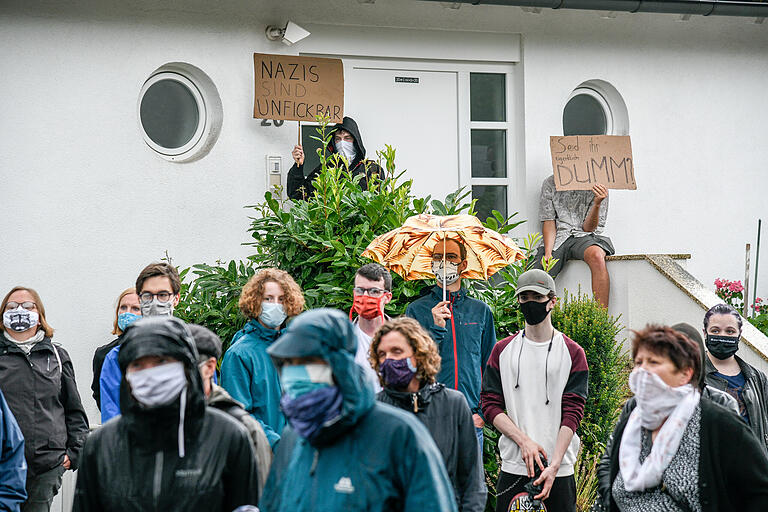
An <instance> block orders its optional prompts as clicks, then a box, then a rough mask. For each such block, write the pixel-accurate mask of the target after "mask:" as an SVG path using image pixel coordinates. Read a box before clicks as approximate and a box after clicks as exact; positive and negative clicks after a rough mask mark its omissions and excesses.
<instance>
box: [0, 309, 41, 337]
mask: <svg viewBox="0 0 768 512" xmlns="http://www.w3.org/2000/svg"><path fill="white" fill-rule="evenodd" d="M38 320H40V316H39V315H38V314H37V312H36V311H27V310H26V309H24V308H23V307H21V306H19V307H17V308H16V309H11V310H9V311H6V312H5V313H3V325H4V326H5V327H6V328H7V329H10V330H12V331H14V332H24V331H27V330H29V329H31V328H33V327H34V326H36V325H37V322H38Z"/></svg>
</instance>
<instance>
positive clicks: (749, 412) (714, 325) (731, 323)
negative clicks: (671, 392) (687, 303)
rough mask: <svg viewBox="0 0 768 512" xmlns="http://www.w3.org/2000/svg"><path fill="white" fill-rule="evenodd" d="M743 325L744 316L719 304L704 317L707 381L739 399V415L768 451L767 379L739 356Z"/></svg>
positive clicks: (708, 383)
mask: <svg viewBox="0 0 768 512" xmlns="http://www.w3.org/2000/svg"><path fill="white" fill-rule="evenodd" d="M741 323H742V320H741V316H740V315H739V314H738V313H737V312H736V310H735V309H733V308H732V307H731V306H729V305H727V304H718V305H716V306H714V307H712V308H711V309H710V310H709V311H707V313H706V314H705V315H704V336H705V339H706V345H707V357H706V359H705V361H704V375H705V380H706V382H707V385H708V386H711V387H713V388H715V389H719V390H721V391H725V392H726V393H728V394H729V395H731V396H732V397H733V398H735V399H736V402H737V404H738V408H739V415H740V416H741V418H742V419H743V420H744V422H746V423H747V424H748V425H749V426H750V427H752V431H753V432H754V433H755V435H756V436H757V438H758V439H759V440H760V442H761V443H762V444H763V446H764V447H765V448H766V450H768V379H766V377H765V374H764V373H763V372H761V371H760V370H758V369H757V368H755V367H754V366H751V365H750V364H749V363H747V362H746V361H744V360H743V359H742V358H740V357H739V356H737V355H736V352H737V351H738V350H739V338H740V337H741Z"/></svg>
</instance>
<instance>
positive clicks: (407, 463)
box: [259, 310, 457, 512]
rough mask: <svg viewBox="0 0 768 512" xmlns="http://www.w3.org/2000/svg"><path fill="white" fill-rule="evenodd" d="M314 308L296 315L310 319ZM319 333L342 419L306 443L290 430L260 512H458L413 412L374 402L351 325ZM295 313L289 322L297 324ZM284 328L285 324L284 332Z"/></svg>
mask: <svg viewBox="0 0 768 512" xmlns="http://www.w3.org/2000/svg"><path fill="white" fill-rule="evenodd" d="M318 311H321V312H326V311H329V310H314V311H310V312H307V313H303V314H302V315H308V314H313V313H316V312H318ZM330 311H334V314H333V316H335V317H336V318H335V319H334V320H335V323H336V324H337V325H338V324H342V323H344V322H346V324H345V325H343V327H342V331H343V332H337V333H336V334H335V335H329V336H321V342H320V343H322V346H323V348H322V351H323V353H322V354H321V355H320V356H321V357H322V358H323V359H325V360H326V361H328V363H329V364H330V366H331V368H332V370H333V376H334V380H335V381H336V382H337V383H338V386H339V388H340V389H341V393H342V397H343V403H342V409H341V415H340V416H339V417H338V418H337V419H335V420H332V421H330V422H328V423H326V425H324V426H323V427H322V429H321V431H320V432H319V434H318V435H317V436H316V437H315V438H314V439H313V442H312V443H309V442H308V441H307V440H306V439H304V438H302V437H299V436H298V434H296V432H295V431H294V430H293V428H292V427H291V426H290V424H289V425H287V426H286V427H285V430H284V431H283V437H282V440H281V441H280V444H279V445H278V447H277V453H276V455H275V460H274V461H273V463H272V469H271V471H270V473H269V478H268V480H267V484H266V487H265V488H264V497H263V498H262V500H261V502H260V503H259V507H260V509H261V510H262V512H289V511H290V512H294V511H298V510H301V511H304V512H311V511H321V510H322V511H330V510H333V511H336V510H339V511H341V510H343V511H345V512H363V511H365V512H369V511H371V512H383V511H387V512H389V511H392V510H397V511H399V512H424V511H427V510H428V511H430V512H456V510H457V506H456V501H455V498H454V493H453V488H452V485H451V482H450V480H449V479H448V475H447V473H446V470H445V466H444V464H443V460H442V456H441V455H440V452H439V451H438V450H437V447H436V446H435V443H434V441H433V440H432V437H431V436H430V434H429V432H428V431H427V429H426V428H425V427H424V426H423V425H422V424H421V422H420V421H419V420H418V419H416V417H415V416H414V415H413V414H410V413H407V412H405V411H401V410H399V409H396V408H394V407H392V406H389V405H386V404H382V403H378V402H375V401H374V396H373V387H372V386H371V385H370V383H369V382H368V381H367V380H366V377H365V375H364V373H363V369H362V368H360V367H359V366H358V365H357V364H356V363H355V359H354V357H355V347H356V343H357V342H356V338H355V333H354V327H353V326H352V324H351V323H349V321H348V320H347V319H346V318H345V316H346V315H344V314H343V313H341V312H336V311H335V310H330ZM301 318H302V316H301V315H300V316H299V317H297V318H296V319H295V320H294V323H296V322H298V321H299V319H301ZM289 329H290V327H289Z"/></svg>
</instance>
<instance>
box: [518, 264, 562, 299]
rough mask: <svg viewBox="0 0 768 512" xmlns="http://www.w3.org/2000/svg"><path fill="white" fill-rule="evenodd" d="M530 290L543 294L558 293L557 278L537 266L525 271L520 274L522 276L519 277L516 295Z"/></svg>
mask: <svg viewBox="0 0 768 512" xmlns="http://www.w3.org/2000/svg"><path fill="white" fill-rule="evenodd" d="M528 291H531V292H536V293H540V294H542V295H548V294H549V292H554V293H557V291H556V290H555V280H554V279H552V276H550V275H549V274H547V273H546V272H544V271H543V270H539V269H537V268H534V269H531V270H529V271H528V272H523V273H522V274H520V277H518V278H517V290H515V297H517V296H518V295H520V294H521V293H523V292H528Z"/></svg>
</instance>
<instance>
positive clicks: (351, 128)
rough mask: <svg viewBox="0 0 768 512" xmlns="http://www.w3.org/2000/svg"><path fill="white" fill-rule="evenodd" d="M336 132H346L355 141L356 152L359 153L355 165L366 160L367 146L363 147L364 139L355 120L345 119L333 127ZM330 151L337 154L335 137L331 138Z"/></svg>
mask: <svg viewBox="0 0 768 512" xmlns="http://www.w3.org/2000/svg"><path fill="white" fill-rule="evenodd" d="M336 130H346V131H348V132H349V133H350V134H351V135H352V137H353V138H354V139H355V151H357V156H356V157H355V162H354V164H357V163H358V162H359V161H360V160H363V159H364V158H365V146H364V145H363V138H362V137H361V136H360V129H359V128H358V127H357V123H356V122H355V120H354V119H352V118H351V117H345V118H344V120H343V121H342V122H340V123H338V124H337V125H336V126H334V127H333V131H334V132H335V131H336ZM328 149H329V150H330V151H332V152H333V153H336V144H335V142H334V140H333V137H331V142H329V143H328ZM353 166H354V165H353Z"/></svg>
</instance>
